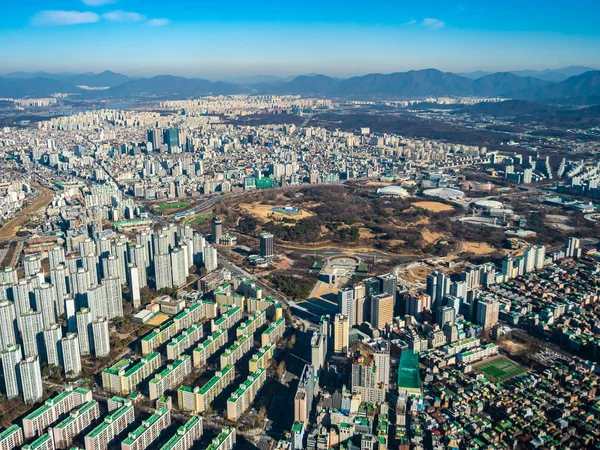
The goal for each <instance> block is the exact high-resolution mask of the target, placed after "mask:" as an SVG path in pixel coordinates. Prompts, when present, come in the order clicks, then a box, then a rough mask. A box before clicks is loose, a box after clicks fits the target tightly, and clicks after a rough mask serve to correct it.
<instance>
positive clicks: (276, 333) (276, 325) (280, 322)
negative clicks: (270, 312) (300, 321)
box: [260, 318, 285, 347]
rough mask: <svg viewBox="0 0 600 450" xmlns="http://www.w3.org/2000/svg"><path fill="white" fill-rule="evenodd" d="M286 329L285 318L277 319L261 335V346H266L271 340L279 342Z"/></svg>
mask: <svg viewBox="0 0 600 450" xmlns="http://www.w3.org/2000/svg"><path fill="white" fill-rule="evenodd" d="M284 331H285V320H284V319H283V318H281V319H277V320H276V321H275V322H273V323H272V324H271V325H270V326H269V327H268V328H267V329H266V330H265V331H263V332H262V334H261V335H260V343H261V346H263V347H266V345H267V344H268V343H270V342H274V343H277V341H278V340H279V338H281V337H282V336H283V333H284Z"/></svg>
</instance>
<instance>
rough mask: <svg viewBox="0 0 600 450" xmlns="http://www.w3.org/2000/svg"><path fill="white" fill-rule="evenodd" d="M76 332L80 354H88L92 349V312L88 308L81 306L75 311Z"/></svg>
mask: <svg viewBox="0 0 600 450" xmlns="http://www.w3.org/2000/svg"><path fill="white" fill-rule="evenodd" d="M76 317H77V334H78V337H79V339H78V341H79V352H80V354H81V355H89V354H91V353H92V352H93V350H94V340H93V333H92V329H91V327H92V325H91V324H92V312H91V311H90V309H89V308H81V309H80V310H79V311H78V312H77V315H76Z"/></svg>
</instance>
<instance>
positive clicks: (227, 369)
mask: <svg viewBox="0 0 600 450" xmlns="http://www.w3.org/2000/svg"><path fill="white" fill-rule="evenodd" d="M231 370H233V366H225V367H223V369H222V370H221V371H220V372H218V373H220V374H221V376H218V375H215V376H214V377H212V378H211V379H210V380H208V381H207V382H206V384H205V385H204V386H202V388H200V394H202V395H206V393H207V392H208V391H209V390H210V389H211V388H212V387H213V386H214V385H215V384H217V383H218V382H219V381H220V380H221V378H223V377H224V376H225V375H227V373H228V372H230V371H231Z"/></svg>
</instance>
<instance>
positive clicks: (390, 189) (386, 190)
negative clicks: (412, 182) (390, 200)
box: [377, 186, 410, 197]
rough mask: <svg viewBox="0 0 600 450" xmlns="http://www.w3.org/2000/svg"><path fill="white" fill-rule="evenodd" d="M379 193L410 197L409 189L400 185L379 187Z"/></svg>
mask: <svg viewBox="0 0 600 450" xmlns="http://www.w3.org/2000/svg"><path fill="white" fill-rule="evenodd" d="M377 194H378V195H382V196H386V197H408V196H409V195H410V194H409V193H408V191H407V190H406V189H404V188H402V187H400V186H386V187H382V188H379V189H377Z"/></svg>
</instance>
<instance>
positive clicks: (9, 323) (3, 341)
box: [0, 300, 17, 350]
mask: <svg viewBox="0 0 600 450" xmlns="http://www.w3.org/2000/svg"><path fill="white" fill-rule="evenodd" d="M16 325H17V324H16V321H15V314H14V305H13V303H12V302H9V301H8V300H0V350H4V349H5V348H7V347H10V346H12V345H15V344H16V343H17V339H16Z"/></svg>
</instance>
